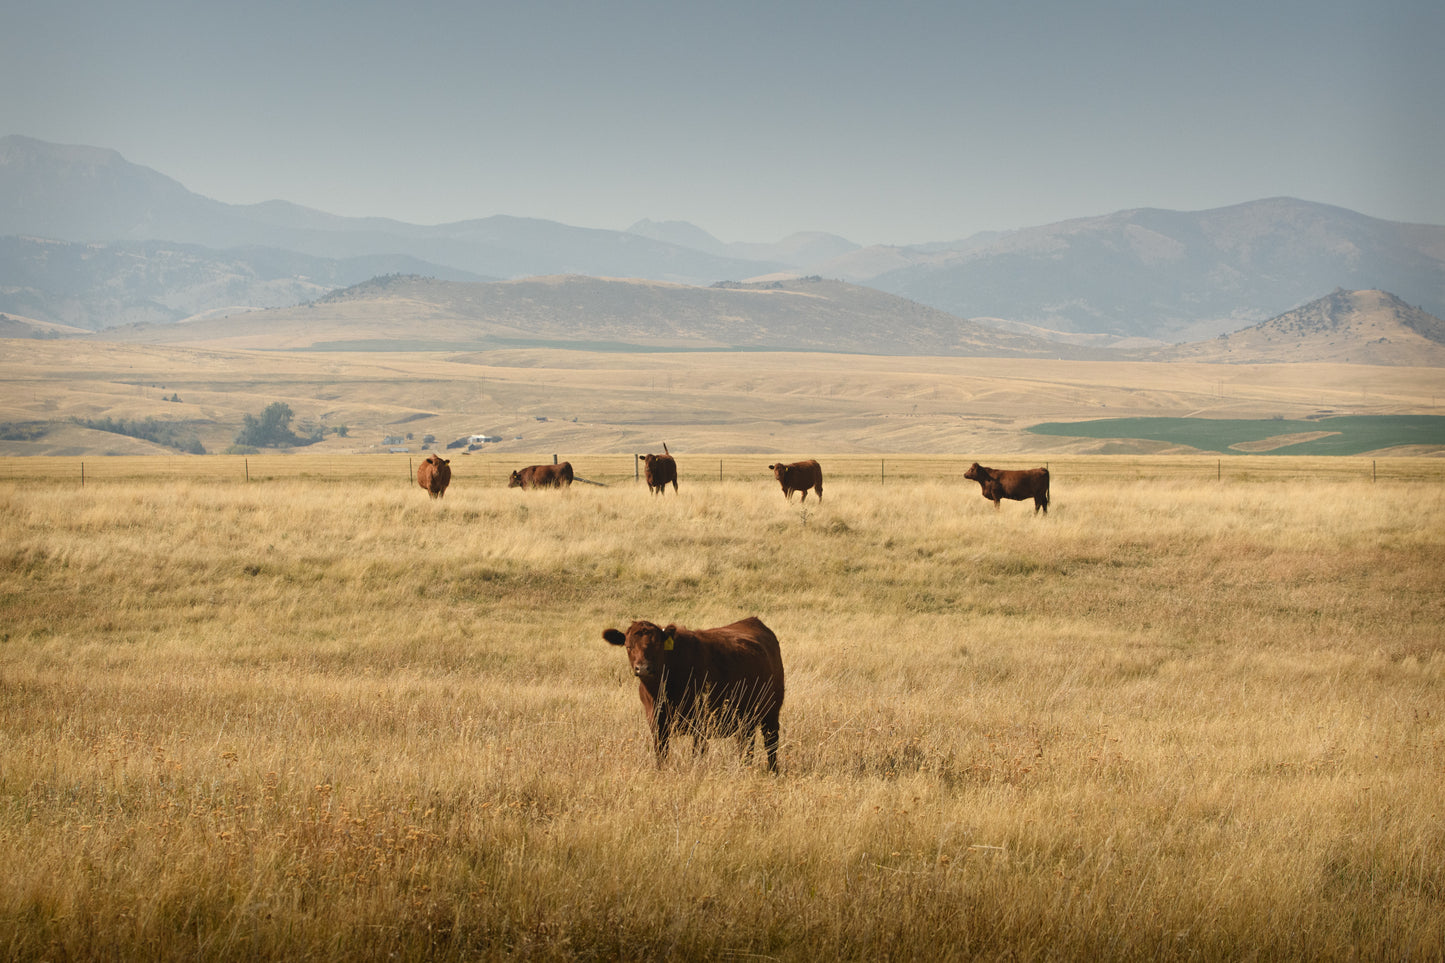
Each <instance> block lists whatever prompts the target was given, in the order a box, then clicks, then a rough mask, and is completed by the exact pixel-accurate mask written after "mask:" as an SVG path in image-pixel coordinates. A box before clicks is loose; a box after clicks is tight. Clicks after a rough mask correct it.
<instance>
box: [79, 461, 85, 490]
mask: <svg viewBox="0 0 1445 963" xmlns="http://www.w3.org/2000/svg"><path fill="white" fill-rule="evenodd" d="M80 487H81V488H84V487H85V462H81V463H80Z"/></svg>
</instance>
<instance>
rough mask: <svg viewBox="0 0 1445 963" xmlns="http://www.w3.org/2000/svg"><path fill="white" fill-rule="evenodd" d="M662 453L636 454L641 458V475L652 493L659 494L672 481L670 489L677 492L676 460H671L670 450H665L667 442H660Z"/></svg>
mask: <svg viewBox="0 0 1445 963" xmlns="http://www.w3.org/2000/svg"><path fill="white" fill-rule="evenodd" d="M662 450H663V452H664V453H663V454H661V455H638V456H637V457H638V458H641V459H642V473H643V477H645V478H646V479H647V490H648V491H649V492H651V493H652V494H654V495H657V494H660V493H661V492H662V490H663V489H664V488H666V487H667V483H668V482H672V491H673V493H674V494H676V492H677V462H675V461H673V460H672V452H670V451H668V450H667V442H663V443H662Z"/></svg>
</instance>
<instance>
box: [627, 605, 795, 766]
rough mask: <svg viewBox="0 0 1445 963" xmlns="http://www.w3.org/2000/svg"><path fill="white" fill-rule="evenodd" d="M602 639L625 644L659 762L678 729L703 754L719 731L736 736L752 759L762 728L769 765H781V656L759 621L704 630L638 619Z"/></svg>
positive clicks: (749, 759) (776, 644)
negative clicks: (756, 732) (625, 630)
mask: <svg viewBox="0 0 1445 963" xmlns="http://www.w3.org/2000/svg"><path fill="white" fill-rule="evenodd" d="M602 638H604V639H606V640H607V641H608V642H610V643H612V644H613V645H623V646H626V647H627V661H628V662H629V663H630V664H631V666H632V674H633V675H634V676H636V677H637V694H638V697H639V698H641V700H642V714H643V716H644V717H645V718H646V719H647V721H648V724H649V725H650V726H651V727H652V734H653V742H654V747H655V749H656V753H657V765H658V766H659V767H660V766H661V765H662V763H663V760H665V759H666V758H667V743H668V739H669V737H671V735H672V734H673V732H674V731H676V732H678V733H680V734H687V735H691V736H692V740H693V746H694V748H695V750H696V751H697V753H698V754H702V753H703V752H705V751H706V750H707V740H708V739H710V738H712V737H714V736H736V737H737V740H738V745H739V748H740V750H741V751H742V752H743V755H744V758H745V759H746V760H747V761H749V762H751V761H752V755H753V741H754V739H753V733H754V731H755V730H757V729H761V730H762V732H763V748H764V749H765V750H766V751H767V754H768V769H769V770H770V771H772V772H776V771H777V769H778V714H779V713H780V712H781V711H782V708H783V656H782V652H781V650H780V649H779V647H778V637H777V636H776V635H774V634H773V631H772V629H770V628H768V627H767V626H766V625H764V624H763V623H762V622H761V621H760V620H759V619H757V618H747V619H743V620H742V621H741V622H734V623H732V624H731V625H724V626H722V627H721V628H716V629H699V630H693V629H688V628H684V627H683V626H680V625H669V626H667V628H661V627H659V626H658V625H656V624H654V623H652V622H633V623H632V625H631V626H630V627H629V628H628V630H627V632H626V634H624V633H622V632H619V631H618V630H617V629H606V630H604V631H603V633H602Z"/></svg>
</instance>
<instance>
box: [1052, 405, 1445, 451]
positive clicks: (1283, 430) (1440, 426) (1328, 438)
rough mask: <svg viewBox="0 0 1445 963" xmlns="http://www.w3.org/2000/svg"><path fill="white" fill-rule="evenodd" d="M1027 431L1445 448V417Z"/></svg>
mask: <svg viewBox="0 0 1445 963" xmlns="http://www.w3.org/2000/svg"><path fill="white" fill-rule="evenodd" d="M1028 430H1029V431H1030V432H1032V433H1034V434H1037V435H1056V436H1062V437H1066V438H1119V439H1139V440H1144V441H1162V442H1168V443H1169V444H1172V445H1185V446H1188V447H1190V448H1194V449H1198V450H1200V451H1216V452H1222V453H1231V454H1232V453H1237V452H1238V453H1244V452H1248V453H1252V454H1261V453H1271V452H1273V453H1276V454H1288V455H1302V456H1311V455H1313V456H1326V455H1359V454H1361V453H1363V452H1367V451H1380V450H1382V449H1388V448H1397V447H1402V446H1406V445H1445V417H1442V416H1440V415H1340V416H1337V417H1331V418H1319V419H1313V420H1310V421H1299V420H1286V419H1283V418H1273V419H1247V420H1246V419H1226V418H1101V419H1097V420H1094V421H1075V422H1049V423H1045V424H1040V425H1034V426H1032V427H1030V428H1029V429H1028Z"/></svg>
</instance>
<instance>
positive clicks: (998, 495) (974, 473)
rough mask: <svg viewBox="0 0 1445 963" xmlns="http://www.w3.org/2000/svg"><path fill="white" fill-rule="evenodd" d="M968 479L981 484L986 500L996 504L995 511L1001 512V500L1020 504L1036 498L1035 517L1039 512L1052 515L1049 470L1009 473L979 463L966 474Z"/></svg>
mask: <svg viewBox="0 0 1445 963" xmlns="http://www.w3.org/2000/svg"><path fill="white" fill-rule="evenodd" d="M963 477H964V478H971V479H973V480H974V481H976V482H978V484H979V487H980V488H981V489H983V497H984V498H987V499H988V500H989V501H991V502H993V507H994V508H995V509H997V508H998V505H999V500H1000V499H1003V498H1008V499H1012V500H1013V501H1016V502H1021V501H1024V500H1025V499H1029V498H1032V499H1033V500H1034V514H1035V515H1037V514H1038V512H1039V509H1040V508H1042V509H1043V510H1044V514H1045V515H1047V514H1048V513H1049V470H1048V469H1047V468H1030V469H1028V470H1027V471H1006V470H1004V469H1000V468H985V467H983V466H982V465H980V464H979V463H978V462H974V463H973V464H972V465H971V466H970V467H969V469H968V471H966V472H964V473H963Z"/></svg>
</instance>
